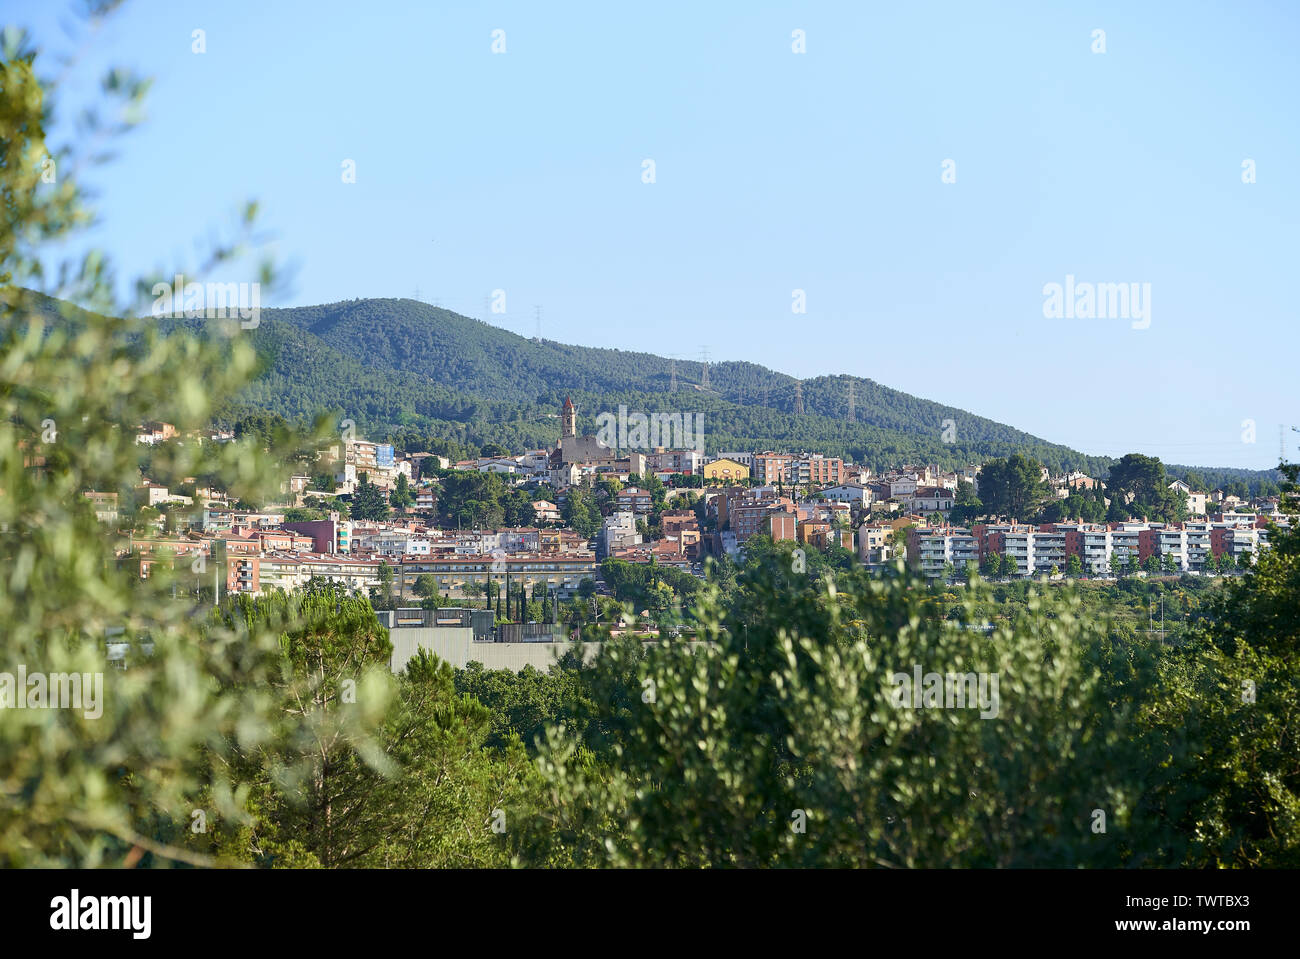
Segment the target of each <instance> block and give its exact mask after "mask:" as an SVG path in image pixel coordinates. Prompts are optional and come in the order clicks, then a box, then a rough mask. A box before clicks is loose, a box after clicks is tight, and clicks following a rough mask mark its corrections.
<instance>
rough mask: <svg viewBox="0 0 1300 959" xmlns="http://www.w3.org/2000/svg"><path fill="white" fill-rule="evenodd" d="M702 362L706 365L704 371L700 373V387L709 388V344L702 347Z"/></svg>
mask: <svg viewBox="0 0 1300 959" xmlns="http://www.w3.org/2000/svg"><path fill="white" fill-rule="evenodd" d="M700 363H701V364H702V365H703V367H704V371H703V372H702V373H701V374H700V389H702V390H707V389H709V348H708V347H707V346H702V347H700Z"/></svg>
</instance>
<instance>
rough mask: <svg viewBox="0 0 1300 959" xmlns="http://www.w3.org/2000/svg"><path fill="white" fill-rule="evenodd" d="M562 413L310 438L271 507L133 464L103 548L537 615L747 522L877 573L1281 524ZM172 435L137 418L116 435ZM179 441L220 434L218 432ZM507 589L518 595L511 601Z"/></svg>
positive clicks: (1203, 570) (265, 579) (1173, 567)
mask: <svg viewBox="0 0 1300 959" xmlns="http://www.w3.org/2000/svg"><path fill="white" fill-rule="evenodd" d="M560 418H561V425H562V429H561V437H560V439H559V441H558V442H557V443H556V445H555V447H554V448H551V449H532V450H522V451H518V452H516V453H512V454H509V455H496V456H482V457H479V458H476V459H469V460H462V461H457V462H452V461H450V460H449V459H448V458H446V457H442V456H437V455H434V454H431V453H425V452H413V453H408V452H405V451H402V450H397V449H394V447H393V446H392V445H391V444H385V443H378V442H371V441H367V440H365V439H361V438H358V437H355V436H352V435H345V436H344V437H342V438H340V440H339V441H338V442H337V443H335V444H333V445H330V446H329V447H328V448H326V449H322V450H319V451H318V452H317V454H316V468H315V469H314V471H313V472H312V474H311V475H309V474H307V473H298V474H295V475H293V476H292V477H290V479H289V481H288V482H287V483H286V485H285V487H284V489H283V494H284V495H283V498H282V501H281V502H277V503H267V504H257V508H251V507H249V506H248V504H242V505H241V504H232V503H231V502H230V501H229V499H228V498H227V497H226V496H225V495H224V493H223V491H221V490H218V489H210V488H198V487H192V488H190V490H189V492H188V493H177V492H173V491H172V490H170V489H168V488H167V487H165V486H162V485H160V484H158V483H155V482H152V481H151V480H150V479H149V478H147V477H145V478H142V480H141V483H140V485H139V487H138V488H137V489H136V490H135V491H134V492H135V494H136V506H137V509H136V510H135V512H134V514H133V521H132V523H131V528H129V529H124V539H123V542H122V544H121V546H120V548H119V558H121V559H123V560H124V561H127V562H132V563H134V562H138V563H139V570H140V575H141V576H147V575H148V573H149V569H150V567H151V565H152V564H154V563H156V562H158V561H160V559H164V558H166V559H167V560H168V561H175V560H176V559H177V558H180V557H185V558H188V561H189V562H190V564H191V568H192V569H193V571H194V573H195V577H196V582H197V583H198V584H199V585H201V586H202V585H206V584H208V583H211V584H212V586H213V587H214V588H215V589H216V590H217V591H219V592H221V593H227V594H229V593H248V594H251V595H254V596H256V595H261V594H264V593H266V592H268V591H271V590H276V589H282V590H286V591H288V590H293V589H296V588H300V587H303V586H306V585H307V584H309V583H311V582H313V581H326V582H332V583H337V584H340V585H341V586H343V587H344V588H345V589H347V590H348V591H350V592H356V593H360V594H362V595H367V596H371V597H372V598H373V599H374V601H375V605H376V607H377V608H383V607H387V606H392V605H401V604H419V603H425V604H427V605H433V606H453V605H457V604H469V605H472V604H473V603H474V602H475V601H482V602H483V603H484V604H485V605H491V603H492V602H493V601H494V600H495V601H496V605H497V608H498V611H499V612H500V614H501V615H503V616H505V617H506V618H508V619H517V620H520V621H524V620H526V619H528V618H529V616H530V615H532V616H537V617H539V618H540V619H542V620H544V621H546V622H551V623H555V622H557V621H558V620H560V619H562V617H561V615H560V613H559V604H560V603H561V602H567V601H571V600H573V599H574V598H575V597H579V596H582V597H590V596H591V595H593V594H594V593H605V592H608V591H609V590H608V584H607V583H606V581H605V580H606V579H607V577H606V575H605V573H606V572H607V571H608V570H609V569H610V568H611V567H610V566H609V564H608V561H611V560H612V561H620V562H624V563H629V564H637V565H643V566H644V565H650V564H652V565H654V566H655V567H657V568H659V569H663V568H675V569H677V570H679V571H681V572H682V573H686V574H692V575H694V576H696V577H699V576H701V575H702V574H703V563H704V562H705V560H706V559H707V558H709V557H713V558H717V559H721V558H722V557H729V558H732V559H736V558H740V557H743V555H744V552H745V549H746V544H747V543H748V542H749V541H750V540H751V539H752V538H753V537H756V536H763V537H768V538H770V539H771V540H773V541H777V542H781V541H790V542H794V543H797V544H798V547H799V548H800V549H806V550H818V551H822V552H832V551H836V552H837V555H840V556H845V555H847V556H850V557H851V558H852V561H854V562H857V563H860V564H863V565H864V566H867V567H870V568H876V569H885V568H887V567H889V566H890V565H891V564H893V563H895V562H896V561H897V560H899V559H903V560H905V561H906V562H907V563H908V564H909V565H910V566H911V567H912V568H913V569H916V570H919V571H920V572H921V573H922V574H923V575H924V576H926V577H928V578H931V579H944V580H947V581H954V580H961V579H966V578H969V577H970V576H971V575H972V574H974V572H975V571H976V570H978V571H980V572H981V573H982V574H983V575H984V576H986V577H1030V576H1048V577H1056V578H1060V577H1064V576H1075V577H1111V576H1119V575H1158V574H1164V575H1176V574H1183V573H1191V574H1198V575H1199V574H1211V573H1217V572H1221V571H1230V570H1232V569H1235V568H1244V567H1245V566H1246V565H1248V564H1249V563H1250V562H1251V561H1252V557H1254V556H1255V555H1256V554H1257V553H1258V551H1259V550H1261V549H1263V548H1266V547H1267V545H1268V527H1269V526H1270V524H1272V523H1274V522H1279V521H1280V522H1281V523H1283V524H1285V523H1286V518H1285V517H1281V516H1279V514H1278V498H1277V497H1276V496H1256V497H1254V498H1250V497H1248V496H1241V495H1236V494H1234V493H1232V492H1228V491H1225V490H1222V489H1215V490H1199V489H1192V488H1191V487H1190V486H1189V485H1188V484H1187V483H1185V482H1183V481H1182V480H1172V481H1169V482H1168V483H1167V484H1164V485H1165V490H1166V491H1167V492H1166V493H1163V494H1161V495H1162V497H1163V504H1164V505H1163V506H1162V510H1163V511H1164V513H1165V515H1162V516H1143V515H1133V511H1132V510H1131V509H1129V510H1125V509H1124V508H1122V507H1123V506H1124V505H1128V504H1134V502H1135V500H1138V503H1137V505H1139V506H1140V505H1141V500H1140V497H1141V495H1142V494H1141V493H1140V491H1119V492H1115V493H1114V495H1109V491H1108V490H1107V486H1106V482H1105V481H1104V480H1103V479H1102V478H1099V477H1093V476H1088V475H1086V474H1083V473H1081V472H1072V473H1070V474H1068V475H1057V476H1054V475H1050V474H1049V472H1048V470H1047V469H1046V468H1042V467H1038V470H1039V474H1038V477H1037V479H1036V483H1035V482H1034V478H1033V477H1030V480H1029V481H1028V482H1029V483H1030V485H1031V486H1034V487H1035V488H1036V495H1037V499H1036V500H1035V501H1034V507H1033V509H1034V512H1036V513H1038V514H1039V515H1038V516H1037V517H1035V516H1029V515H1006V514H1005V513H1004V512H1000V511H998V510H997V509H996V508H994V504H995V503H996V502H997V501H998V500H999V497H1000V496H1001V497H1002V498H1005V495H1004V494H1005V493H1006V490H1005V489H1002V490H995V489H993V488H992V484H994V483H1000V482H1004V480H1003V479H1002V478H1001V477H1000V476H994V475H992V474H993V471H992V470H991V469H990V467H989V464H985V466H984V467H983V468H982V467H980V466H977V465H974V464H972V465H970V466H969V467H966V468H964V469H961V470H956V471H941V470H940V469H938V468H937V467H935V466H931V465H911V464H900V465H899V466H898V468H897V469H893V470H889V471H887V472H883V473H880V474H873V472H872V470H871V469H870V468H868V467H863V466H855V465H854V464H852V463H848V462H845V461H844V460H842V459H840V458H838V457H833V456H826V455H822V454H820V453H816V452H788V451H787V452H776V451H772V450H763V451H739V450H737V451H720V452H717V453H714V454H711V455H707V454H705V453H704V452H703V451H702V446H703V444H702V443H701V444H698V445H697V446H696V447H695V448H678V449H665V448H663V447H656V448H653V449H650V450H648V451H644V452H638V451H635V450H627V449H619V448H617V447H616V446H611V445H609V444H608V443H607V442H606V441H605V439H604V438H603V437H602V436H590V435H586V436H584V435H579V434H578V429H577V410H576V408H575V406H574V404H573V403H572V401H571V400H568V399H566V400H565V403H564V406H563V408H562V410H561V411H560ZM624 418H625V419H626V413H625V411H624ZM666 432H668V431H666ZM656 438H658V437H656ZM183 439H185V438H184V437H180V436H179V435H178V434H177V431H176V430H175V429H174V428H173V427H171V426H170V425H168V424H163V423H154V424H147V425H146V426H145V427H143V428H142V429H141V430H140V431H139V433H138V435H137V438H136V442H137V443H141V444H149V445H157V444H162V443H168V442H177V441H181V440H183ZM189 439H191V440H197V441H207V442H229V441H231V440H232V439H234V434H233V433H232V432H230V431H224V432H223V431H210V432H208V433H206V434H204V435H202V436H197V437H189ZM1012 459H1015V458H1014V457H1013V458H1012ZM1025 462H1030V461H1025ZM1155 462H1156V463H1157V464H1158V461H1155ZM1022 465H1023V464H1022ZM1034 465H1036V464H1034ZM1031 469H1032V467H1031ZM85 495H86V496H87V497H88V498H89V499H90V500H91V501H92V503H93V506H94V509H95V511H96V515H97V517H98V518H99V519H100V520H101V521H103V522H105V523H108V524H116V523H120V522H121V520H122V516H121V515H120V512H119V509H118V506H119V504H118V496H117V494H115V493H109V492H100V491H87V492H86V494H85ZM981 496H982V497H983V498H984V500H987V501H989V507H990V508H989V509H984V508H983V504H982V503H981ZM1116 510H1118V512H1116ZM209 563H213V567H212V568H213V572H211V573H209V571H208V564H209ZM218 569H219V570H220V572H219V573H217V572H216V571H217V570H218ZM205 575H206V577H207V578H206V579H204V578H203V577H204V576H205ZM584 583H585V584H588V585H586V586H584ZM503 590H504V597H505V606H504V607H503V606H502V602H501V599H502V595H501V594H502V591H503ZM520 591H521V592H522V595H523V596H524V597H525V598H524V599H518V600H515V601H514V605H513V606H512V605H511V604H512V600H514V598H515V597H516V594H517V593H518V592H520ZM529 604H532V605H531V606H530V605H529Z"/></svg>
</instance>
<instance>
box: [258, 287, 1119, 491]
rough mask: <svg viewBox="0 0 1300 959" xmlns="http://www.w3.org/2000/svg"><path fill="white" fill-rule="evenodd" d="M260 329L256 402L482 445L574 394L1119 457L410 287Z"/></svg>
mask: <svg viewBox="0 0 1300 959" xmlns="http://www.w3.org/2000/svg"><path fill="white" fill-rule="evenodd" d="M252 335H253V336H254V337H255V340H256V342H257V344H258V348H259V350H262V351H264V352H265V354H266V355H267V357H268V360H269V361H270V369H269V371H268V375H267V378H266V379H265V380H264V381H263V383H262V384H261V385H260V386H259V387H258V388H257V389H255V390H253V391H250V393H249V394H248V396H247V397H246V399H247V400H248V402H249V403H250V404H253V405H257V406H260V407H263V408H266V409H270V410H274V411H276V412H279V413H281V414H282V415H285V416H291V417H297V416H302V415H306V414H308V413H310V412H312V411H314V410H315V409H320V408H325V407H332V408H335V409H338V410H340V411H342V413H343V415H345V416H347V417H349V418H351V419H353V420H355V421H356V422H357V423H358V425H363V424H364V428H365V429H367V430H368V431H369V432H371V433H375V432H376V431H384V430H392V429H394V428H406V429H404V430H403V433H410V432H416V433H418V432H421V431H427V432H428V433H429V434H430V435H432V436H436V437H440V438H453V439H459V440H461V441H462V442H466V443H469V444H471V445H472V444H475V443H479V444H482V443H488V442H496V443H503V444H505V445H513V446H522V445H529V446H541V445H550V444H553V443H554V442H555V439H556V438H557V437H558V436H559V422H558V420H557V419H556V418H555V412H556V409H557V407H558V406H559V404H560V402H562V400H563V398H564V397H565V396H566V395H571V396H573V398H574V402H576V403H577V404H578V407H579V410H580V414H581V419H580V426H581V427H582V428H584V429H591V428H593V427H594V418H595V416H596V414H598V413H599V412H601V411H604V410H610V411H613V410H617V408H618V406H619V405H620V404H624V405H626V406H627V407H628V408H629V409H630V410H641V411H646V412H659V411H664V412H687V413H695V412H699V413H702V414H703V416H704V424H705V433H706V436H705V445H706V448H707V449H708V450H709V451H717V450H720V449H754V448H765V447H773V448H777V449H809V450H818V451H822V452H825V453H828V454H833V455H840V456H847V457H851V458H852V459H854V460H855V461H857V462H863V463H868V464H871V465H873V466H876V467H878V468H879V467H884V466H889V465H898V464H900V463H902V462H904V461H920V460H924V461H926V462H935V463H939V464H941V465H947V466H957V465H963V464H966V463H970V462H972V461H978V460H982V459H986V458H988V457H991V456H1005V455H1008V454H1010V453H1012V452H1017V451H1019V452H1027V453H1030V454H1032V455H1033V456H1035V457H1036V458H1038V459H1039V460H1041V461H1042V462H1043V463H1045V464H1046V465H1048V466H1049V467H1051V468H1053V469H1058V470H1059V469H1068V468H1073V467H1077V468H1080V469H1085V470H1089V471H1094V472H1095V471H1104V469H1105V468H1106V466H1107V464H1108V463H1109V460H1107V459H1105V458H1103V457H1090V456H1085V455H1083V454H1081V453H1078V452H1077V451H1074V450H1071V449H1069V448H1067V447H1064V446H1060V445H1056V444H1052V443H1049V442H1047V441H1045V440H1042V439H1040V438H1038V437H1035V436H1031V435H1030V434H1028V433H1024V432H1022V431H1020V430H1016V429H1013V428H1012V427H1009V426H1006V425H1004V424H1001V423H997V422H994V421H993V420H989V419H986V418H984V417H980V416H976V415H974V414H972V413H968V412H966V411H964V410H960V409H956V408H954V407H950V406H944V405H942V404H939V403H933V402H930V401H928V400H923V399H920V398H918V397H914V396H910V395H908V394H906V393H901V392H899V391H897V390H891V389H889V388H888V387H885V386H882V385H880V384H879V383H876V382H874V381H872V380H868V379H863V378H858V377H848V376H834V377H830V376H827V377H818V378H815V379H811V380H805V381H803V384H802V393H803V407H804V412H803V413H802V414H796V413H795V412H794V411H795V408H796V403H797V398H796V383H797V381H796V379H795V378H794V377H791V376H787V375H786V374H783V373H777V372H774V371H772V370H768V369H766V368H764V367H762V366H758V365H755V364H752V363H730V362H722V363H716V364H713V365H711V366H710V368H709V389H707V390H705V389H702V388H701V381H702V373H703V368H702V365H701V364H700V363H698V362H685V361H678V362H677V380H678V390H677V392H676V393H671V392H670V386H671V382H672V361H671V360H669V359H668V358H666V357H661V356H655V355H654V354H650V353H632V352H625V351H622V350H607V349H596V348H592V347H582V346H571V345H566V344H562V343H555V342H552V341H549V340H543V341H542V342H540V343H538V342H535V341H532V340H529V339H527V338H525V337H522V336H519V335H517V334H515V333H511V332H509V331H508V330H503V329H500V328H497V327H494V326H491V325H490V324H487V323H483V322H481V321H479V320H474V319H471V318H469V317H465V316H461V315H459V314H456V313H452V312H450V311H448V310H443V309H438V308H436V307H432V306H429V305H427V304H424V303H419V302H416V301H413V300H353V301H349V302H342V303H333V304H327V305H322V306H311V307H299V308H293V309H284V310H264V311H263V312H262V317H261V326H260V327H259V328H258V329H257V330H256V331H253V332H252ZM358 364H359V365H360V368H358ZM850 381H852V382H853V384H854V391H855V394H856V422H853V423H850V422H848V420H847V412H848V410H847V406H848V390H849V383H850ZM421 383H423V384H427V385H428V390H427V394H426V393H422V392H421V389H420V384H421ZM383 384H391V389H390V388H387V387H384V386H383ZM448 391H450V392H448ZM948 419H951V420H954V421H955V423H956V437H957V442H956V443H953V444H945V443H943V442H942V431H943V422H944V421H945V420H948Z"/></svg>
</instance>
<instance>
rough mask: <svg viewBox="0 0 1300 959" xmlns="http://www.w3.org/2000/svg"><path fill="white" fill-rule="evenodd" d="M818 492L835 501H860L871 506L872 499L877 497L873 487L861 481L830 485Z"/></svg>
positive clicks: (863, 504)
mask: <svg viewBox="0 0 1300 959" xmlns="http://www.w3.org/2000/svg"><path fill="white" fill-rule="evenodd" d="M818 492H819V493H820V494H821V495H822V496H824V497H825V498H826V499H828V500H831V501H832V502H835V503H849V504H853V503H858V504H860V505H862V506H870V505H871V501H872V500H873V499H875V496H874V494H873V493H872V492H871V488H870V487H867V486H863V485H862V484H861V483H842V484H840V485H839V486H828V487H827V488H826V489H824V490H818Z"/></svg>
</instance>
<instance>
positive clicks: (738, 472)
mask: <svg viewBox="0 0 1300 959" xmlns="http://www.w3.org/2000/svg"><path fill="white" fill-rule="evenodd" d="M745 479H749V467H748V466H746V465H745V464H744V463H737V462H736V461H735V460H727V459H721V460H714V461H713V462H712V463H705V464H704V481H705V482H706V483H707V482H709V481H710V480H721V481H723V482H726V483H734V482H735V481H736V480H745Z"/></svg>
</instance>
